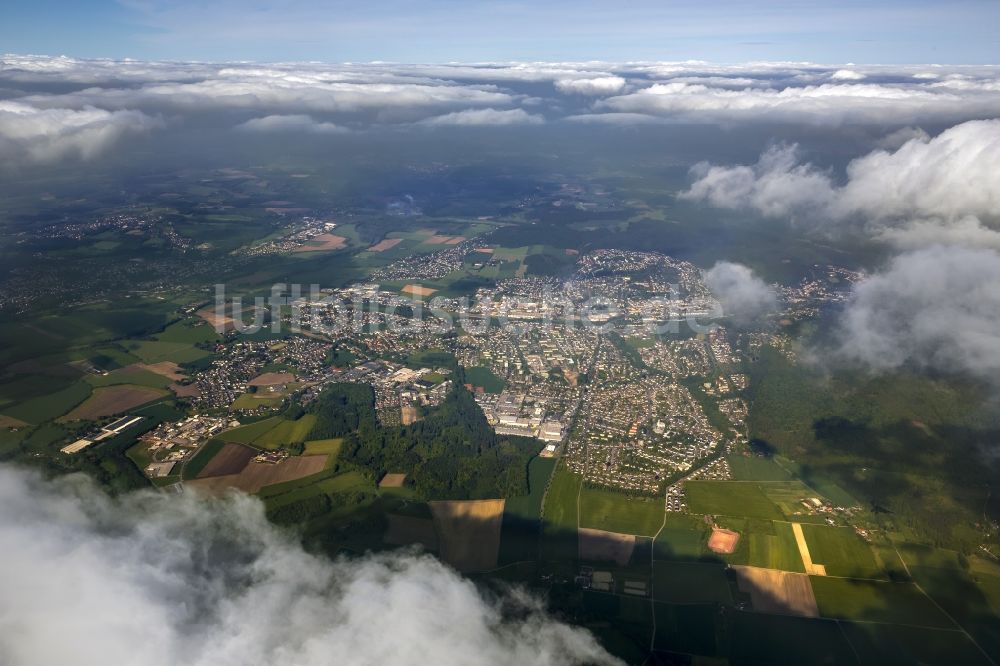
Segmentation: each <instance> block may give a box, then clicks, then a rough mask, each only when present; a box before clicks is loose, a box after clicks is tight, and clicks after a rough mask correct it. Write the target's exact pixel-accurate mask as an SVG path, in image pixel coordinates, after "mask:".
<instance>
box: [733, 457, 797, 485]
mask: <svg viewBox="0 0 1000 666" xmlns="http://www.w3.org/2000/svg"><path fill="white" fill-rule="evenodd" d="M726 461H727V462H728V463H729V470H730V471H731V472H732V475H733V480H735V481H789V480H791V478H792V475H791V474H790V473H789V472H788V470H786V469H785V468H783V467H781V466H780V465H779V464H778V463H777V462H775V460H774V458H770V457H769V458H765V457H763V456H741V455H730V456H727V457H726Z"/></svg>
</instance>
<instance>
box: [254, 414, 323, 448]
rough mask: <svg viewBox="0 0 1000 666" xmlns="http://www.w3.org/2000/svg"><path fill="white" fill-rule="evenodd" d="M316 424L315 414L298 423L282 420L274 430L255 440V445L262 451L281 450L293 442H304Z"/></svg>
mask: <svg viewBox="0 0 1000 666" xmlns="http://www.w3.org/2000/svg"><path fill="white" fill-rule="evenodd" d="M315 422H316V415H315V414H305V415H304V416H302V417H301V418H300V419H298V420H297V421H287V420H284V419H281V420H279V422H278V423H277V424H275V426H274V427H273V428H271V429H270V430H268V431H267V432H265V433H263V434H262V435H260V436H259V437H257V438H256V439H254V440H253V445H254V446H258V447H260V448H262V449H280V448H281V447H282V446H285V445H287V444H291V443H293V442H304V441H305V440H306V438H307V437H308V436H309V432H310V431H311V430H312V428H313V424H314V423H315Z"/></svg>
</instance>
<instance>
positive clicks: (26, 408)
mask: <svg viewBox="0 0 1000 666" xmlns="http://www.w3.org/2000/svg"><path fill="white" fill-rule="evenodd" d="M90 393H91V389H90V386H89V385H88V384H86V383H84V382H75V383H73V384H70V385H69V386H67V387H66V388H64V389H62V390H61V391H56V392H55V393H52V394H51V395H45V396H41V397H38V398H32V399H30V400H26V401H25V402H22V403H21V404H19V405H14V406H12V407H5V408H4V410H3V413H4V414H6V415H7V416H13V417H14V418H15V419H20V420H21V421H26V422H27V423H33V424H38V423H42V422H43V421H50V420H52V419H54V418H56V417H59V416H62V415H63V414H65V413H67V412H69V411H70V410H71V409H73V408H74V407H76V406H77V405H79V404H80V403H82V402H83V401H84V400H86V399H87V398H89V397H90Z"/></svg>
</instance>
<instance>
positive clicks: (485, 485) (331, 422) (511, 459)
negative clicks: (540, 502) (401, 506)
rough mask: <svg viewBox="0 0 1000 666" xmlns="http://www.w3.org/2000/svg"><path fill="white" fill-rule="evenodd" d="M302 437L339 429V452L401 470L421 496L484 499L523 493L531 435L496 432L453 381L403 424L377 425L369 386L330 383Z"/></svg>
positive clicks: (534, 446) (335, 433) (377, 470)
mask: <svg viewBox="0 0 1000 666" xmlns="http://www.w3.org/2000/svg"><path fill="white" fill-rule="evenodd" d="M311 411H312V412H313V413H314V414H316V416H317V419H316V425H315V426H314V428H313V431H312V432H311V433H310V439H325V438H330V437H344V438H345V439H344V448H343V451H342V453H341V456H342V459H344V460H348V461H351V462H353V463H356V464H358V465H362V466H364V467H366V468H368V469H370V470H371V471H372V472H374V474H375V476H376V478H380V477H381V476H383V475H384V474H387V473H390V472H405V473H406V474H408V475H409V478H410V479H413V484H414V488H415V489H416V491H417V492H418V493H419V494H420V495H421V496H422V497H424V498H425V499H484V498H496V497H511V496H515V495H526V494H527V493H528V478H527V473H528V461H529V460H530V459H531V457H532V456H534V455H535V454H537V453H538V450H539V445H538V443H537V442H536V441H535V440H532V439H527V438H523V437H504V438H501V437H499V436H497V434H496V433H495V432H494V431H493V429H492V428H491V427H490V426H489V424H488V423H487V422H486V417H485V416H484V415H483V412H482V410H481V409H479V406H478V405H476V402H475V400H474V399H473V397H472V394H470V393H469V392H468V391H466V390H465V389H464V388H463V387H461V386H459V385H457V384H456V385H455V386H454V387H453V388H452V390H451V392H450V393H449V394H448V397H447V398H446V399H445V401H444V402H443V403H442V404H441V405H440V406H439V407H437V408H436V409H433V410H431V412H430V413H429V414H428V415H427V416H426V417H425V418H424V419H422V420H420V421H417V422H416V423H413V424H411V425H408V426H400V427H391V428H384V427H380V426H379V425H378V423H377V420H376V417H375V395H374V392H373V391H372V389H371V387H369V386H364V385H359V384H333V385H331V386H330V387H328V388H327V389H326V390H324V391H323V393H322V394H321V395H320V397H319V398H318V399H317V400H316V402H315V403H314V405H313V406H312V407H311Z"/></svg>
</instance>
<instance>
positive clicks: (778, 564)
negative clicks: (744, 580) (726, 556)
mask: <svg viewBox="0 0 1000 666" xmlns="http://www.w3.org/2000/svg"><path fill="white" fill-rule="evenodd" d="M756 527H757V526H756V525H754V526H752V527H751V528H750V534H749V535H743V537H742V538H747V537H749V539H750V551H749V559H748V561H747V564H750V565H751V566H755V567H764V568H767V569H781V570H782V571H793V572H798V573H803V572H804V571H805V567H804V566H803V564H802V557H801V556H800V555H799V547H798V544H797V543H796V542H795V534H794V533H793V532H792V526H791V524H790V523H771V524H770V526H769V527H770V528H771V529H766V530H765V529H761V530H758V529H756Z"/></svg>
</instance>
